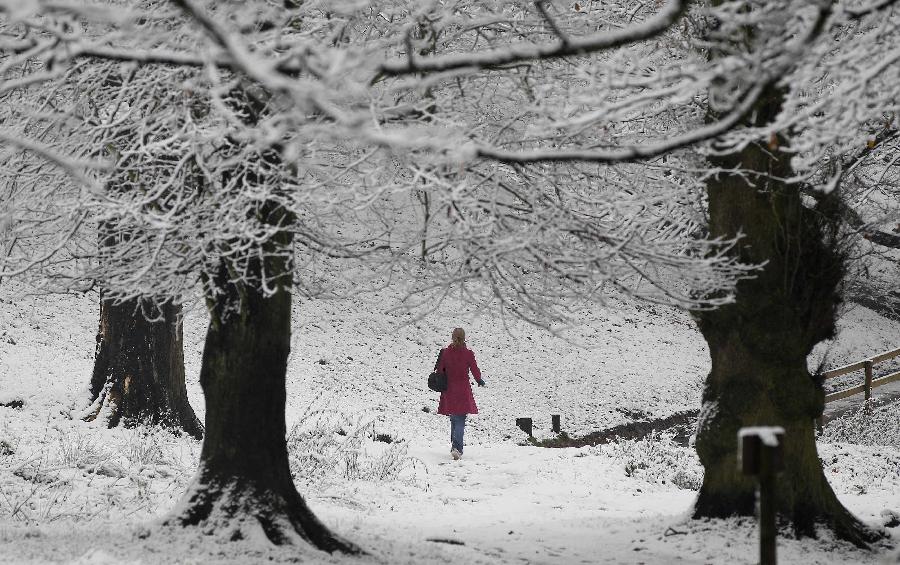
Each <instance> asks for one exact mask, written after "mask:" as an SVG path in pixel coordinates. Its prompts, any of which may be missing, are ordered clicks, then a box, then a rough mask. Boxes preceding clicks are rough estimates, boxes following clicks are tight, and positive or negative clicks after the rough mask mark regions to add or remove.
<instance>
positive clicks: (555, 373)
mask: <svg viewBox="0 0 900 565" xmlns="http://www.w3.org/2000/svg"><path fill="white" fill-rule="evenodd" d="M4 287H5V288H4V293H3V295H4V296H5V297H9V296H10V291H9V289H10V288H11V286H10V283H7V282H4ZM392 299H393V297H392V296H389V295H387V294H378V293H375V294H372V295H370V296H367V297H366V298H365V299H361V298H357V299H345V300H324V299H321V300H303V301H297V303H296V304H295V312H294V320H295V323H294V334H293V341H292V344H293V352H292V357H291V361H290V366H289V373H288V407H287V412H288V425H289V428H294V429H293V431H292V434H291V437H290V441H289V443H290V450H291V460H292V464H293V465H294V470H295V472H296V476H295V479H296V482H297V485H298V488H299V489H300V491H301V492H302V493H303V494H304V495H305V496H306V497H307V499H308V501H309V503H310V506H311V507H312V508H313V510H314V511H315V512H316V514H317V515H318V516H319V517H320V518H321V519H322V520H323V521H324V522H325V523H327V524H328V525H329V526H330V527H332V528H333V529H334V530H336V531H337V532H339V533H341V534H342V535H344V536H345V537H347V538H349V539H350V540H352V541H354V542H355V543H357V544H358V545H360V546H361V547H362V548H364V549H365V550H366V551H367V552H368V555H365V556H362V557H345V556H331V555H328V554H325V553H321V552H318V551H316V550H313V549H311V548H309V547H306V546H302V547H274V546H272V545H270V544H269V543H268V542H267V541H265V540H264V539H263V538H262V535H261V534H260V536H257V537H254V536H252V535H251V536H249V539H245V540H243V541H241V542H230V541H226V540H227V536H226V535H225V532H205V533H201V532H198V531H197V530H188V531H176V530H171V529H165V528H163V527H161V526H159V525H158V522H159V518H161V517H162V516H164V515H165V514H166V513H167V512H169V511H170V510H171V509H172V508H173V507H175V505H177V504H178V502H179V498H180V495H181V494H182V493H183V491H184V489H185V486H186V485H187V483H188V482H189V481H190V479H191V477H192V474H193V472H194V470H195V465H196V461H197V457H198V454H199V442H196V441H194V440H191V439H189V438H184V437H176V436H173V435H171V434H169V433H167V432H160V431H155V430H144V429H124V428H117V429H112V430H108V429H105V428H102V427H100V426H99V425H98V424H96V423H91V424H88V423H84V422H82V421H81V420H80V415H81V413H82V411H83V410H84V409H85V408H86V406H87V405H88V398H87V385H88V382H89V379H90V372H91V367H92V359H93V351H94V339H95V338H94V336H95V332H96V323H97V315H98V305H97V296H96V295H93V294H87V295H83V296H50V297H46V296H45V297H28V296H25V297H19V298H16V299H15V300H13V299H10V298H5V299H0V404H6V403H10V402H11V401H14V400H21V401H22V402H23V405H22V406H21V407H18V408H14V407H0V562H2V563H71V564H82V565H87V564H138V563H140V564H147V565H149V564H156V563H166V564H168V563H185V564H187V563H229V564H238V563H270V562H276V563H282V562H304V563H361V564H363V563H365V564H368V563H391V564H403V563H410V564H418V563H454V564H463V563H465V564H468V563H490V564H495V563H516V564H520V563H535V564H537V563H548V564H549V563H559V564H576V563H665V564H669V563H676V562H677V563H698V564H699V563H755V562H756V560H757V546H756V543H757V529H756V525H755V523H754V522H753V521H752V520H746V519H745V520H726V521H703V522H700V521H690V520H687V518H686V516H687V513H688V512H689V509H690V507H691V504H692V502H693V499H694V497H695V494H696V493H695V490H694V489H696V488H697V486H698V485H699V481H700V478H701V476H702V469H701V468H700V466H699V463H698V462H697V459H696V456H695V454H694V452H693V450H692V449H691V448H688V447H682V446H679V445H677V444H675V443H674V442H673V441H671V440H670V439H668V438H666V437H664V436H663V437H660V436H653V437H650V438H647V439H644V440H639V441H621V442H618V443H612V444H607V445H603V446H599V447H585V448H568V449H542V448H537V447H531V446H527V447H526V446H522V445H519V443H523V440H524V439H525V438H524V434H523V433H522V432H520V431H519V430H518V429H516V428H515V425H514V419H515V417H518V416H531V417H533V418H534V421H535V426H536V435H537V436H539V437H549V436H550V435H551V433H550V430H549V427H550V414H561V415H562V420H563V428H564V430H566V431H568V432H569V433H572V434H581V433H585V432H589V431H593V430H598V429H605V428H608V427H611V426H614V425H617V424H621V423H624V422H627V421H629V420H634V419H642V418H658V417H664V416H668V415H671V414H674V413H676V412H680V411H684V410H690V409H696V408H697V407H698V405H699V398H700V388H701V385H702V381H703V378H704V375H705V373H706V371H707V369H708V362H709V361H708V354H707V351H706V349H705V346H704V342H703V340H702V338H701V337H700V335H699V333H698V332H697V331H696V329H695V327H694V326H693V324H692V323H691V321H690V319H689V317H688V316H687V315H686V314H684V313H682V312H678V311H675V310H671V309H667V308H662V307H650V306H646V305H640V306H638V305H634V304H632V303H630V302H628V301H624V300H623V301H613V302H611V303H610V304H609V305H608V307H607V308H605V309H601V308H598V309H597V310H596V312H594V313H593V314H592V315H584V316H583V320H582V321H583V325H582V326H580V327H577V328H575V329H573V330H572V331H570V332H569V333H568V334H567V338H568V339H567V340H564V339H561V338H557V337H552V336H549V335H548V334H547V333H546V332H543V331H541V330H538V329H536V328H533V327H531V326H528V325H526V324H524V323H522V322H518V321H513V320H506V327H505V326H504V322H503V321H501V320H499V319H497V318H492V317H489V316H487V315H484V314H480V313H478V312H465V311H454V309H453V305H452V304H451V303H450V302H448V303H447V304H446V305H444V306H443V307H442V308H441V309H439V310H438V313H437V314H435V315H434V316H431V317H428V318H426V319H424V320H420V321H413V320H412V319H411V318H409V317H407V316H405V315H402V314H396V315H386V314H383V313H381V312H382V310H383V309H384V305H386V304H389V303H390V301H391V300H392ZM204 325H205V319H204V318H203V316H202V315H200V314H191V315H189V317H188V319H187V321H186V328H185V336H186V337H185V354H186V363H187V373H188V391H189V395H190V400H191V402H192V404H193V405H194V408H195V410H196V411H197V413H198V415H199V416H201V418H202V415H203V399H202V395H201V391H200V388H199V385H198V383H197V375H198V372H199V364H200V353H201V349H202V341H203V334H204V329H205V328H204ZM458 325H461V326H463V327H465V328H466V330H467V333H468V337H469V344H470V346H471V347H472V349H473V350H474V351H475V352H476V355H477V357H478V360H479V364H480V366H481V368H482V371H483V372H484V375H485V378H486V380H487V383H488V387H487V388H484V389H476V391H475V392H476V398H477V401H478V404H479V407H480V409H481V414H479V415H478V416H475V417H471V418H470V423H469V426H468V427H467V434H466V442H467V448H466V450H465V455H464V457H463V459H461V460H460V461H452V460H451V459H450V457H449V440H448V435H449V425H448V423H447V421H446V419H445V418H443V417H440V416H437V415H435V414H434V413H433V411H434V410H435V409H436V406H437V395H436V394H435V393H432V392H431V391H429V390H428V389H427V388H426V387H425V377H426V375H427V374H428V372H429V371H430V368H431V365H432V364H433V362H434V358H435V356H436V354H437V351H438V348H439V347H440V346H441V345H442V344H443V343H444V342H445V341H447V340H448V339H449V334H450V330H451V329H452V328H453V327H454V326H458ZM898 330H900V324H898V323H896V322H892V321H890V320H887V319H884V318H881V317H879V316H878V315H876V314H874V313H873V312H871V311H869V310H866V309H863V308H855V309H852V310H850V311H849V312H848V313H847V314H846V315H845V316H844V318H843V319H842V321H841V333H840V335H839V336H838V338H837V340H836V341H835V342H833V343H832V344H826V345H825V346H823V347H822V348H820V349H819V350H817V352H816V355H815V356H814V357H815V358H811V360H810V363H811V365H813V366H817V365H818V364H819V361H820V358H821V356H822V355H825V354H826V352H827V358H828V359H829V360H834V363H831V361H828V362H827V363H826V364H827V365H829V366H831V365H834V364H840V363H841V362H843V361H845V360H855V359H856V358H861V357H863V356H865V355H868V354H871V353H872V351H870V348H869V345H870V344H874V345H872V347H871V349H874V350H876V351H881V350H883V349H886V348H888V347H891V346H897V345H900V331H898ZM425 408H427V409H429V410H430V412H426V411H424V409H425ZM294 426H296V427H294ZM375 435H380V437H381V439H382V440H387V439H390V440H391V441H393V443H386V442H384V441H374V440H373V437H374V436H375ZM385 436H389V438H388V437H385ZM888 443H891V442H888ZM898 445H900V443H898V442H897V441H894V442H893V443H891V444H890V445H852V444H842V443H820V445H819V448H820V454H821V457H822V459H823V461H824V464H825V467H826V473H827V474H828V476H829V478H830V480H831V481H832V485H833V486H834V488H835V490H836V492H837V493H838V495H839V497H840V498H841V500H842V501H843V502H844V503H845V504H846V505H847V506H848V507H849V508H850V509H852V510H853V511H854V512H855V513H856V514H857V515H858V516H859V517H860V518H862V519H863V520H865V521H866V522H868V523H871V524H873V525H875V526H880V525H881V524H882V523H883V522H885V521H886V520H885V518H884V517H883V516H882V513H883V512H884V511H898V510H900V447H898ZM893 531H894V533H895V535H897V534H900V529H894V530H893ZM778 550H779V557H780V559H781V561H782V562H783V563H804V564H814V563H879V562H888V560H891V562H895V561H896V555H895V554H894V551H895V550H893V549H890V548H889V547H887V546H885V547H879V548H877V549H876V550H875V551H862V550H858V549H856V548H854V547H853V546H850V545H848V544H846V543H843V542H839V541H834V540H832V539H831V538H830V537H829V536H828V535H822V536H820V538H819V539H802V540H795V539H789V536H782V537H780V538H779V549H778Z"/></svg>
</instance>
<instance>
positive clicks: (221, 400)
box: [167, 207, 359, 553]
mask: <svg viewBox="0 0 900 565" xmlns="http://www.w3.org/2000/svg"><path fill="white" fill-rule="evenodd" d="M270 216H271V217H270V218H269V219H268V221H267V223H269V224H270V225H271V224H275V225H285V224H289V223H290V219H288V218H287V217H286V215H285V214H284V213H283V211H281V210H280V209H278V208H277V207H275V211H274V212H272V213H271V214H270ZM291 246H292V236H291V234H289V233H286V232H280V233H279V234H278V235H277V236H276V237H275V238H273V241H271V242H269V243H267V244H265V245H264V246H263V251H264V253H265V254H266V257H265V259H264V261H260V260H259V259H258V256H254V257H252V258H250V259H248V261H247V264H246V265H242V268H241V269H239V272H241V273H242V276H243V278H242V280H240V281H235V280H233V278H232V276H233V275H234V273H235V272H236V270H235V269H232V268H230V267H231V265H230V264H229V263H228V260H223V261H222V263H221V264H220V266H219V271H218V273H217V274H216V276H215V277H214V280H212V281H211V284H209V285H208V286H209V287H211V288H214V289H216V290H215V291H214V293H213V295H212V298H211V299H210V310H211V321H210V325H209V330H208V332H207V335H206V345H205V347H204V350H203V366H202V369H201V371H200V384H201V385H202V387H203V394H204V396H205V398H206V435H205V437H204V438H203V449H202V452H201V455H200V470H199V472H198V475H197V477H196V478H195V479H194V483H193V485H192V486H191V487H190V488H189V490H188V493H187V495H186V498H185V501H184V503H183V505H182V508H181V509H180V510H179V511H178V512H177V513H176V514H175V515H174V516H173V517H172V518H170V519H168V520H167V523H169V524H175V525H180V526H196V525H199V526H201V527H203V529H204V530H210V529H213V530H217V531H221V532H224V533H225V534H226V535H227V536H228V537H229V538H230V539H234V540H236V539H243V538H246V537H250V534H251V533H252V532H253V531H254V530H255V531H259V530H261V531H262V532H263V533H264V534H265V536H266V537H267V538H268V539H269V540H270V541H271V542H272V543H274V544H277V545H281V544H296V543H300V542H307V543H311V544H313V545H314V546H315V547H317V548H319V549H322V550H325V551H329V552H334V551H341V552H347V553H357V552H359V550H358V549H357V548H356V547H355V546H353V545H352V544H350V543H349V542H347V541H345V540H343V539H341V538H340V537H338V536H336V535H335V534H333V533H332V532H331V531H330V530H329V529H328V528H327V527H326V526H325V525H324V524H322V523H321V522H320V521H319V520H318V519H317V518H316V516H315V515H314V514H313V513H312V511H311V510H310V509H309V508H308V507H307V505H306V502H305V501H304V499H303V497H302V496H301V495H300V494H299V493H298V492H297V489H296V487H295V486H294V482H293V480H292V478H291V473H290V468H289V464H288V453H287V442H286V424H285V396H286V392H285V380H286V372H287V360H288V353H289V352H290V342H291V278H292V259H291V257H290V251H289V250H290V249H291ZM263 277H265V284H266V286H267V287H268V288H269V289H274V292H269V293H264V292H263V291H262V290H261V289H260V286H261V284H262V283H261V279H262V278H263Z"/></svg>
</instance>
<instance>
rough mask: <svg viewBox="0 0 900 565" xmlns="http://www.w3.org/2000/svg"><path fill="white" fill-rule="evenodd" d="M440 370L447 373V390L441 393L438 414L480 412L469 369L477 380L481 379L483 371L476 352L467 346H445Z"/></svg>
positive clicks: (438, 368) (439, 365) (439, 366)
mask: <svg viewBox="0 0 900 565" xmlns="http://www.w3.org/2000/svg"><path fill="white" fill-rule="evenodd" d="M437 370H438V372H443V373H447V390H445V391H444V392H442V393H441V402H440V404H438V414H444V415H445V416H449V415H451V414H478V407H477V406H475V397H474V396H472V383H470V382H469V371H470V370H471V371H472V376H473V377H475V380H476V381H480V380H481V371H480V370H479V369H478V364H477V363H476V362H475V354H474V353H472V350H471V349H469V348H467V347H452V346H451V347H445V348H444V349H443V350H442V351H441V362H440V363H439V364H438V367H437Z"/></svg>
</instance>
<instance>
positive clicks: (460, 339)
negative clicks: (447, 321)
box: [450, 328, 466, 347]
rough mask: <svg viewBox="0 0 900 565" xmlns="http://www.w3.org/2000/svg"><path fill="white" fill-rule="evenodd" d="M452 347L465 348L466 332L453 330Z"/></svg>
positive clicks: (457, 329) (460, 329)
mask: <svg viewBox="0 0 900 565" xmlns="http://www.w3.org/2000/svg"><path fill="white" fill-rule="evenodd" d="M450 345H452V346H453V347H465V346H466V331H465V330H464V329H462V328H453V333H452V334H451V343H450Z"/></svg>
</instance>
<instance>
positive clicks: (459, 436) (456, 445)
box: [450, 414, 466, 453]
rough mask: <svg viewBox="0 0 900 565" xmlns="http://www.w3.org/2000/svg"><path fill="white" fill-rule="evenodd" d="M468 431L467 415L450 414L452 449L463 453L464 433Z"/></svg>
mask: <svg viewBox="0 0 900 565" xmlns="http://www.w3.org/2000/svg"><path fill="white" fill-rule="evenodd" d="M465 431H466V415H465V414H450V447H451V448H452V449H455V450H457V451H459V452H460V453H462V450H463V433H465Z"/></svg>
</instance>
